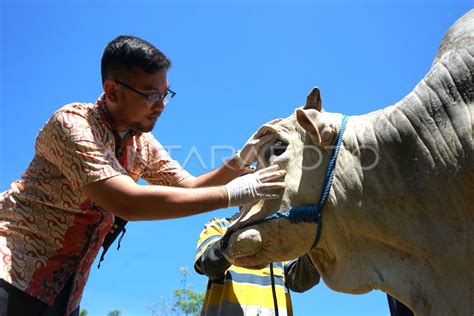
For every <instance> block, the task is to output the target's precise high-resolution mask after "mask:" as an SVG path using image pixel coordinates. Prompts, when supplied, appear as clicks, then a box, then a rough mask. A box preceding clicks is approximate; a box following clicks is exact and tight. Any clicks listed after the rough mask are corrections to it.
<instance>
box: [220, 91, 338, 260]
mask: <svg viewBox="0 0 474 316" xmlns="http://www.w3.org/2000/svg"><path fill="white" fill-rule="evenodd" d="M341 117H342V116H341V115H340V114H333V113H327V112H323V111H322V107H321V97H320V92H319V89H318V88H314V89H313V90H312V91H311V93H310V94H309V95H308V97H307V102H306V105H305V106H304V107H303V108H298V109H296V111H295V112H294V113H293V114H292V115H291V116H289V117H287V118H286V119H277V120H273V121H271V122H269V123H267V124H265V125H263V126H262V127H261V128H260V130H259V133H260V135H261V136H263V135H268V134H271V135H273V139H272V140H271V141H270V142H268V143H267V144H266V145H264V146H263V147H262V148H261V149H260V152H259V161H258V166H257V168H263V167H266V166H269V165H272V164H278V165H280V167H281V168H282V169H284V170H286V172H287V173H286V177H285V182H286V189H285V191H284V193H283V195H282V198H281V199H279V200H265V201H260V202H259V203H257V204H255V205H253V206H251V207H248V208H247V209H246V210H243V211H242V212H241V215H240V216H239V218H238V219H237V220H236V221H235V222H234V223H233V225H232V226H231V228H230V229H229V231H228V234H227V236H226V237H225V238H227V240H228V242H227V243H226V244H225V245H226V249H225V253H226V256H227V258H228V259H229V260H230V261H231V262H232V263H233V264H236V265H239V266H245V267H255V268H257V267H261V266H264V265H266V264H268V263H269V262H274V261H284V260H289V259H292V258H296V257H299V256H301V255H303V254H305V253H306V252H308V250H309V249H310V248H311V246H312V245H313V243H314V241H315V237H316V230H317V225H316V224H314V223H299V224H291V223H290V222H289V221H288V220H287V219H278V220H272V221H268V222H265V223H261V224H258V225H252V226H248V227H245V228H242V227H243V226H245V225H246V224H248V223H250V222H252V221H255V220H258V219H261V218H263V217H265V216H267V215H270V214H273V213H275V212H277V211H279V210H281V211H287V210H289V209H290V208H292V207H294V206H301V205H309V204H317V203H318V202H319V199H320V194H321V190H322V186H323V181H324V178H325V174H326V170H327V165H328V161H329V159H330V157H331V153H332V151H333V149H334V146H333V145H334V143H335V141H336V138H337V135H338V132H339V127H340V122H341Z"/></svg>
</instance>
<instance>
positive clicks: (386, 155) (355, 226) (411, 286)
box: [226, 10, 474, 316]
mask: <svg viewBox="0 0 474 316" xmlns="http://www.w3.org/2000/svg"><path fill="white" fill-rule="evenodd" d="M473 72H474V10H471V11H470V12H469V13H467V14H466V15H465V16H463V17H462V18H461V19H459V20H458V21H457V22H456V23H455V24H454V25H453V26H452V27H451V28H450V29H449V31H448V32H447V34H446V35H445V37H444V39H443V41H442V43H441V46H440V49H439V52H438V54H437V56H436V58H435V60H434V63H433V65H432V68H431V70H430V71H429V72H428V74H427V75H426V76H425V78H423V80H422V81H421V82H420V83H419V84H418V85H417V86H416V87H415V88H414V90H413V91H412V92H411V93H410V94H409V95H407V96H406V97H405V98H404V99H402V100H401V101H400V102H398V103H397V104H395V105H393V106H389V107H387V108H385V109H382V110H379V111H375V112H372V113H368V114H366V115H362V116H353V117H350V118H349V120H348V122H347V127H346V130H345V134H344V137H343V141H342V146H341V148H340V152H339V155H338V160H337V164H336V167H335V176H334V181H333V184H332V188H331V190H330V193H329V198H328V200H327V202H326V203H325V205H324V207H323V209H322V223H323V225H322V227H321V225H317V224H315V223H298V224H292V223H290V222H289V221H288V220H287V219H285V218H280V219H277V220H272V221H267V222H264V223H259V224H256V225H251V226H247V227H244V226H245V225H249V223H252V222H253V221H254V220H257V219H261V218H263V217H264V216H267V215H270V214H273V213H275V212H277V211H278V210H283V211H285V210H289V209H291V208H292V207H295V206H298V205H311V204H315V203H317V202H318V201H319V199H320V194H321V190H322V186H323V180H324V177H325V173H326V167H327V164H328V160H329V159H330V156H331V154H332V152H333V149H334V146H330V145H334V143H335V140H336V138H337V135H338V133H339V130H340V126H341V117H342V115H341V114H335V113H328V112H323V111H322V108H321V98H320V96H319V90H318V89H314V90H313V91H312V92H311V93H310V95H309V96H308V99H307V104H306V106H305V107H304V108H299V109H296V111H295V113H293V114H292V115H291V116H289V117H288V118H286V119H281V120H275V121H272V122H270V123H267V124H265V125H264V126H263V127H262V128H261V129H260V132H259V133H260V134H272V135H273V136H274V138H273V140H272V141H271V142H270V143H269V144H267V145H266V146H265V147H263V148H262V149H261V152H260V153H259V155H260V159H261V161H260V163H259V164H260V165H259V167H261V166H265V165H270V164H278V165H280V166H281V167H282V168H283V169H285V170H286V171H287V175H286V177H285V181H286V184H287V188H286V189H285V191H284V192H283V196H282V199H281V200H267V201H264V202H263V201H262V202H260V203H258V204H257V205H254V206H253V207H252V208H251V209H250V211H248V212H247V213H245V214H243V215H242V216H241V217H240V218H239V220H238V221H237V222H236V224H235V225H234V226H233V227H232V228H231V229H230V230H229V235H227V236H226V238H229V239H228V244H227V248H226V256H227V257H228V259H229V260H230V261H231V262H233V263H234V264H236V265H242V266H247V267H259V266H263V265H265V264H267V263H269V262H271V261H283V260H288V259H292V258H296V257H299V256H301V255H303V254H305V253H309V254H310V257H311V258H312V260H313V261H314V262H315V264H316V266H317V268H318V270H319V272H320V273H321V275H322V277H323V280H324V282H325V283H326V284H327V285H328V286H329V287H330V288H332V289H334V290H336V291H340V292H345V293H353V294H359V293H366V292H369V291H371V290H373V289H377V290H382V291H384V292H387V293H389V294H391V295H392V296H394V297H396V298H397V299H399V300H400V301H402V302H403V303H405V304H406V305H407V306H409V307H410V308H411V309H412V310H413V311H414V312H415V313H416V314H417V315H467V316H472V315H474V150H473V147H474V143H473V111H474V105H473V104H474V82H473ZM328 146H329V147H328ZM318 229H320V230H321V238H320V241H319V243H318V244H317V245H316V247H314V242H315V237H316V232H317V230H318ZM232 232H233V233H232Z"/></svg>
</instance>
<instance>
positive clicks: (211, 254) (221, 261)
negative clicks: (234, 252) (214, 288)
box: [194, 239, 231, 280]
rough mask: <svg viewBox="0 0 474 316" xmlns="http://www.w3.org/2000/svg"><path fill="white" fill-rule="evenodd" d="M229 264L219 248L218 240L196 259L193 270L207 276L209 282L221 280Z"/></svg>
mask: <svg viewBox="0 0 474 316" xmlns="http://www.w3.org/2000/svg"><path fill="white" fill-rule="evenodd" d="M230 266H231V263H230V262H229V261H227V259H226V258H225V257H224V254H223V253H222V250H221V247H220V239H218V240H216V241H214V242H213V243H212V244H211V245H209V246H208V247H207V248H206V250H205V251H204V252H203V253H202V255H201V256H199V257H198V258H197V259H196V263H195V265H194V267H195V270H196V271H197V272H198V273H200V274H205V275H207V276H208V277H209V278H210V279H211V280H216V279H219V278H221V277H222V276H223V275H224V273H225V272H226V271H227V269H229V267H230Z"/></svg>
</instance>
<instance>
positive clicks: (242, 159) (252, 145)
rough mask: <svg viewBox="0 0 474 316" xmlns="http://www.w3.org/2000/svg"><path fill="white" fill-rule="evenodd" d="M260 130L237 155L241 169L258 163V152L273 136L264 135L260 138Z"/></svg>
mask: <svg viewBox="0 0 474 316" xmlns="http://www.w3.org/2000/svg"><path fill="white" fill-rule="evenodd" d="M260 133H261V132H260V130H259V131H257V132H256V133H255V134H253V135H252V136H251V137H250V138H249V139H248V140H247V142H246V143H245V145H244V146H243V147H242V149H241V150H240V151H239V152H238V153H237V154H236V155H235V157H236V159H237V160H238V161H239V163H240V165H241V167H242V168H243V167H244V166H248V165H251V164H252V163H254V162H255V161H257V157H258V150H259V149H260V147H262V146H263V145H264V144H266V143H268V142H269V141H270V140H271V139H272V138H273V136H272V135H270V134H269V135H264V136H262V137H260Z"/></svg>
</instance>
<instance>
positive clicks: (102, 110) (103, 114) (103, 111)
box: [96, 93, 141, 136]
mask: <svg viewBox="0 0 474 316" xmlns="http://www.w3.org/2000/svg"><path fill="white" fill-rule="evenodd" d="M106 103H107V99H106V97H105V93H102V94H101V95H100V96H99V98H98V99H97V101H96V106H97V108H98V111H99V115H100V119H101V121H102V123H104V124H105V125H106V126H107V127H108V128H109V129H110V130H112V132H114V134H117V135H118V132H117V130H116V129H115V127H114V125H113V119H112V115H110V113H109V111H108V110H107V105H106ZM128 133H129V135H130V136H135V135H137V136H140V135H141V132H136V131H133V130H129V131H128Z"/></svg>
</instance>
